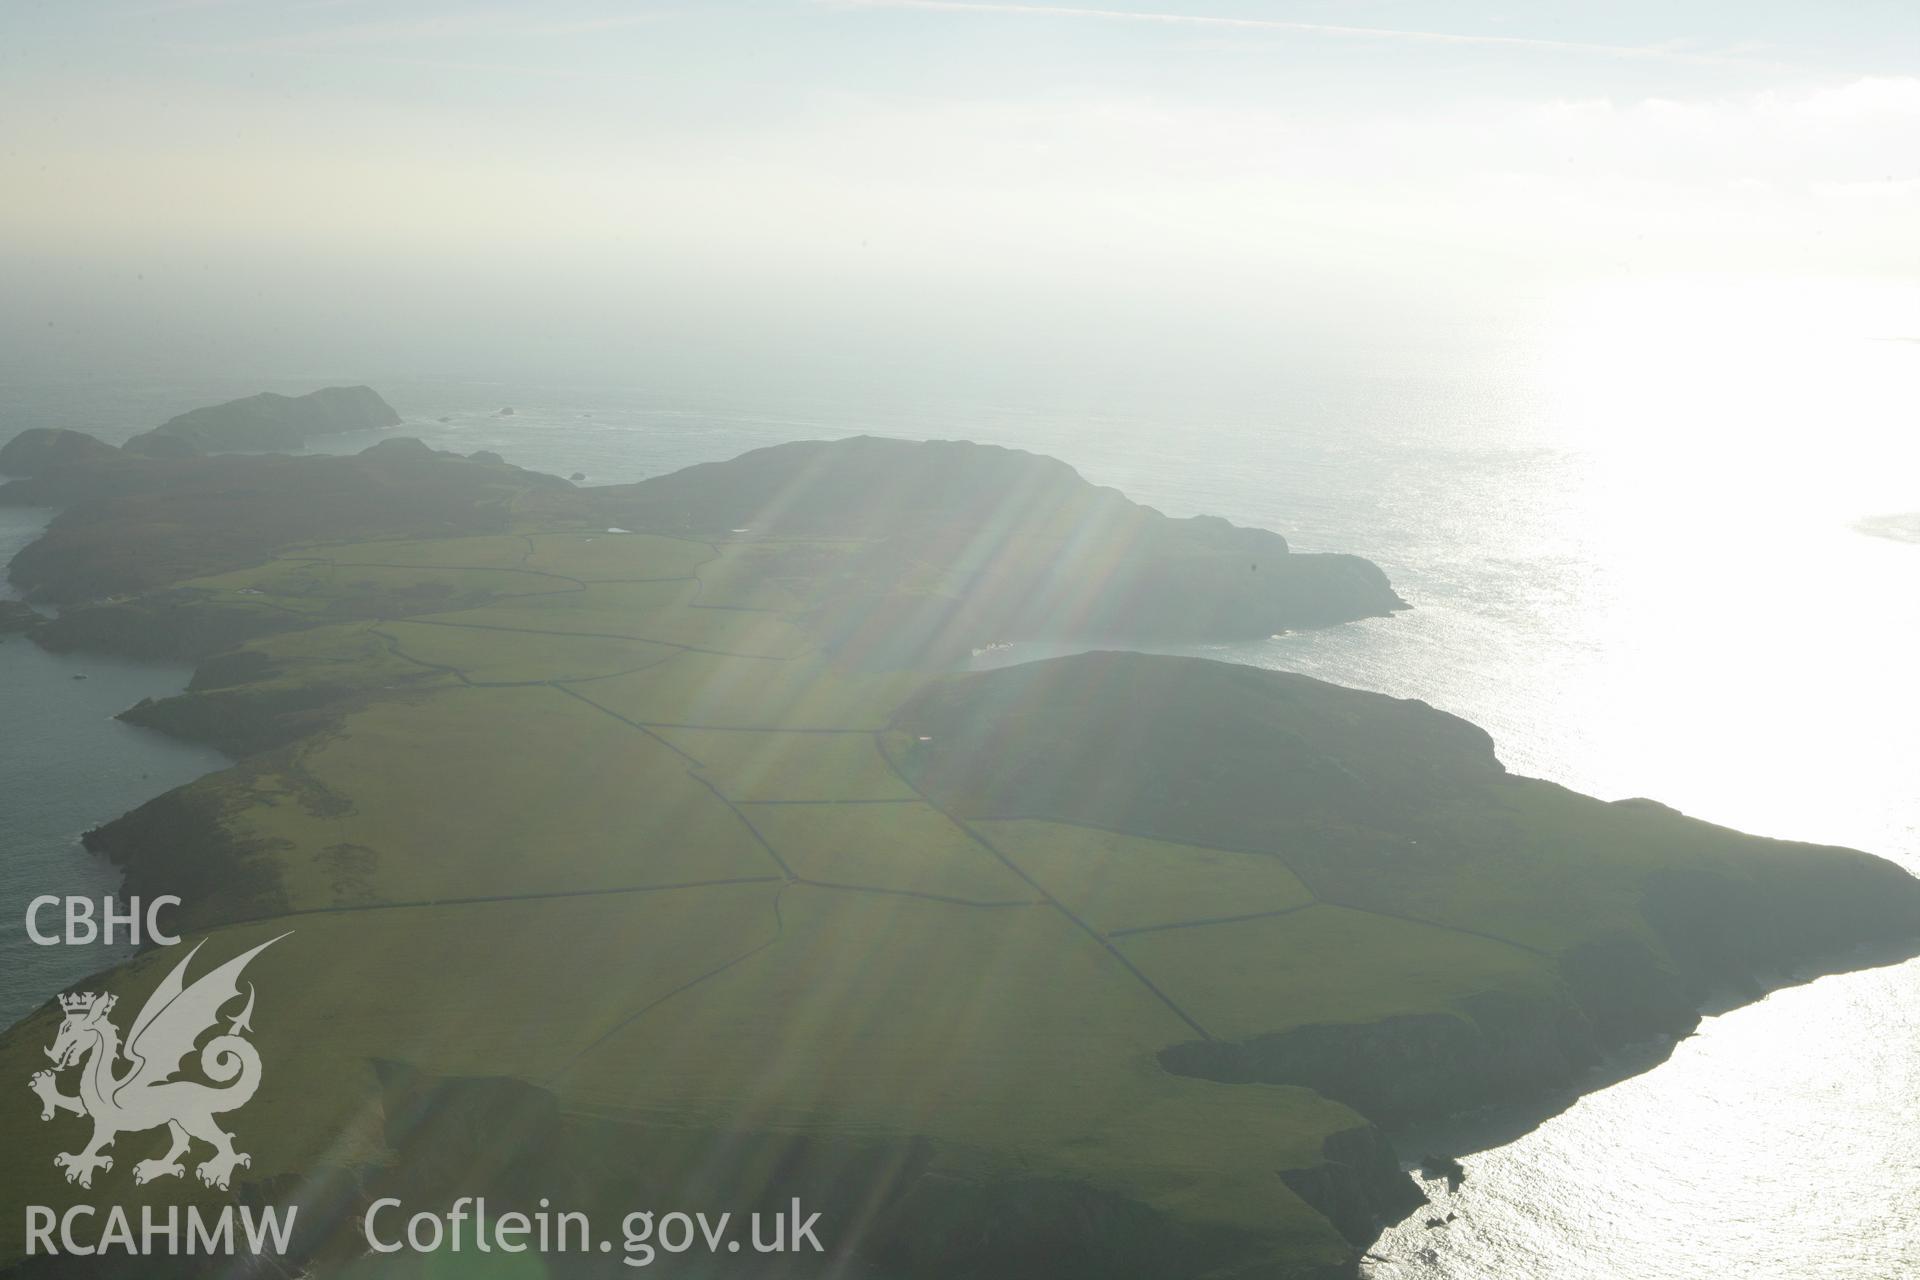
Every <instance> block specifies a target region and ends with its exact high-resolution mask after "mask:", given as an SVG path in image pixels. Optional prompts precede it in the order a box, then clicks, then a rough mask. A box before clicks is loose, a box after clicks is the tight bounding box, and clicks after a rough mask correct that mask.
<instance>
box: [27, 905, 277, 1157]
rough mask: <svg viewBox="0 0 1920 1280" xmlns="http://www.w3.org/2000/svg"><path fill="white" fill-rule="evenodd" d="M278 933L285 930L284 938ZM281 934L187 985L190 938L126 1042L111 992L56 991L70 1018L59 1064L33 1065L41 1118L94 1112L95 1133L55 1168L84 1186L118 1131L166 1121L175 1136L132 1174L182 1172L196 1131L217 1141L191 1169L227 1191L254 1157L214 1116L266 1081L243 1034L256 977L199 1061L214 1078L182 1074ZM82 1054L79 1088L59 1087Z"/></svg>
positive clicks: (56, 1054)
mask: <svg viewBox="0 0 1920 1280" xmlns="http://www.w3.org/2000/svg"><path fill="white" fill-rule="evenodd" d="M286 936H287V935H286V934H284V933H283V934H281V935H280V938H284V937H286ZM280 938H270V939H268V940H267V941H266V942H263V943H261V944H260V945H259V946H257V947H255V948H253V950H251V951H248V952H246V953H244V954H242V955H240V956H237V957H235V958H234V959H232V960H229V961H227V962H226V963H225V964H223V965H221V966H220V967H219V968H218V969H215V970H213V971H212V972H211V973H208V974H205V975H203V976H202V977H200V978H198V979H197V980H195V982H194V984H193V985H192V986H187V985H186V971H187V965H188V964H189V963H190V962H191V961H192V960H193V957H194V956H195V955H196V954H198V952H199V950H200V947H201V946H202V945H203V944H201V943H196V944H194V948H193V950H192V951H189V952H188V953H187V957H186V959H185V960H182V961H181V962H180V963H179V964H177V965H175V966H174V967H173V972H171V973H169V974H168V975H167V976H166V980H165V981H163V982H162V983H161V984H160V986H159V987H158V988H157V989H156V990H155V991H154V993H153V994H152V995H151V996H149V997H147V1002H146V1004H144V1005H142V1006H141V1008H140V1016H139V1017H137V1018H135V1019H134V1020H133V1028H132V1030H130V1031H129V1032H128V1033H127V1043H126V1047H125V1048H124V1049H122V1047H121V1044H120V1032H119V1030H118V1029H117V1028H116V1027H115V1026H114V1025H113V1023H111V1022H109V1021H108V1020H107V1015H108V1014H109V1013H111V1012H113V1006H114V1002H115V999H114V997H113V996H110V995H104V994H103V995H95V994H94V993H92V992H84V993H80V994H77V995H64V996H61V997H60V1008H61V1009H62V1010H63V1011H64V1012H65V1013H66V1018H65V1020H64V1021H62V1022H61V1024H60V1033H59V1034H58V1035H57V1036H55V1037H54V1041H53V1047H52V1048H50V1049H48V1050H47V1056H48V1057H49V1058H51V1059H53V1071H41V1072H37V1073H35V1075H34V1077H33V1079H32V1080H31V1081H30V1082H29V1084H30V1087H31V1088H32V1089H33V1091H34V1092H35V1093H37V1094H39V1095H40V1102H41V1104H42V1105H41V1111H40V1118H41V1119H42V1120H51V1119H53V1116H54V1113H55V1112H57V1111H71V1112H72V1113H73V1114H75V1115H78V1116H90V1117H92V1119H93V1139H92V1141H90V1142H88V1143H87V1145H86V1146H85V1147H84V1148H83V1149H81V1150H79V1151H76V1152H71V1153H62V1154H60V1155H57V1156H55V1157H54V1158H53V1163H54V1165H55V1166H56V1167H57V1168H61V1169H65V1170H66V1171H67V1181H68V1182H77V1183H79V1184H80V1185H81V1186H83V1187H90V1186H92V1185H93V1172H94V1170H95V1169H105V1170H111V1169H112V1168H113V1157H111V1156H109V1155H106V1154H104V1152H105V1150H106V1148H108V1147H110V1146H112V1145H113V1140H114V1138H115V1137H116V1136H118V1135H119V1134H122V1133H137V1132H139V1131H140V1130H142V1129H157V1128H159V1127H160V1126H161V1125H165V1126H167V1129H168V1132H170V1133H171V1134H172V1136H173V1145H172V1146H171V1147H169V1148H168V1149H167V1153H166V1154H165V1155H163V1156H160V1157H159V1158H158V1159H154V1160H142V1161H140V1162H139V1163H138V1164H136V1165H134V1166H133V1180H134V1181H135V1182H140V1183H145V1182H151V1181H153V1180H154V1179H155V1178H177V1177H179V1176H181V1175H182V1174H183V1173H185V1172H186V1170H185V1169H184V1168H182V1167H181V1164H180V1157H181V1156H183V1155H185V1154H186V1153H187V1149H188V1148H189V1147H190V1146H192V1145H193V1140H194V1139H196V1138H197V1139H199V1140H200V1141H202V1142H205V1143H208V1144H210V1145H211V1146H212V1147H213V1155H212V1157H211V1158H210V1159H208V1160H207V1161H206V1162H205V1163H203V1164H201V1165H200V1167H199V1168H197V1169H196V1170H194V1172H195V1173H196V1174H198V1175H199V1178H200V1181H202V1182H204V1183H206V1184H207V1185H208V1186H210V1187H219V1188H221V1189H222V1190H225V1189H226V1187H227V1184H228V1182H229V1181H230V1180H231V1179H232V1177H233V1171H234V1168H235V1167H236V1166H242V1165H250V1164H252V1163H253V1161H252V1158H251V1157H250V1156H248V1155H246V1154H245V1153H243V1152H239V1151H235V1150H234V1149H233V1135H232V1134H230V1133H227V1132H226V1131H224V1130H223V1129H221V1128H220V1126H219V1125H217V1124H215V1123H214V1119H213V1118H214V1117H215V1116H216V1115H219V1114H221V1113H222V1112H226V1111H233V1110H235V1109H237V1108H239V1107H242V1106H245V1105H246V1103H247V1100H248V1099H249V1098H251V1097H253V1093H254V1090H256V1089H258V1088H259V1087H260V1054H259V1052H258V1051H257V1050H256V1049H255V1048H254V1047H253V1046H252V1045H251V1044H249V1043H248V1042H247V1041H246V1040H244V1039H242V1038H241V1033H242V1032H245V1031H251V1030H252V1029H253V1028H252V1026H251V1025H250V1023H249V1020H250V1019H251V1018H252V1017H253V984H252V983H248V984H247V1003H246V1007H245V1008H243V1009H242V1010H241V1011H240V1013H239V1015H238V1016H236V1017H234V1018H233V1019H232V1020H231V1023H230V1025H229V1027H228V1029H227V1032H226V1034H224V1035H216V1036H214V1037H213V1038H212V1039H211V1040H209V1041H207V1043H206V1045H205V1046H204V1047H202V1048H201V1050H200V1070H201V1071H202V1072H203V1073H204V1074H205V1075H206V1077H207V1079H209V1080H212V1081H214V1085H219V1086H221V1087H218V1088H216V1087H214V1085H206V1084H201V1083H200V1082H199V1081H197V1080H176V1079H174V1078H173V1077H174V1076H175V1075H176V1074H177V1073H178V1072H179V1071H180V1069H181V1067H182V1066H183V1065H184V1063H185V1060H186V1058H187V1056H188V1055H189V1054H191V1053H192V1052H193V1050H194V1045H195V1042H197V1041H198V1040H199V1039H200V1037H201V1036H202V1035H203V1034H204V1033H205V1032H207V1031H208V1030H210V1029H212V1028H213V1027H214V1026H215V1025H216V1024H217V1023H218V1022H219V1021H220V1010H221V1008H222V1006H224V1005H226V1004H227V1003H228V1002H229V1001H231V1000H234V999H237V998H238V997H239V995H240V987H239V979H240V971H241V970H242V969H244V968H246V967H247V962H248V961H249V960H251V959H253V958H254V957H255V956H257V955H259V954H260V953H261V952H262V951H265V950H266V949H267V948H268V947H270V946H272V945H273V944H274V943H276V942H278V941H280ZM122 1056H124V1057H125V1058H126V1060H127V1062H128V1063H129V1064H130V1065H129V1066H128V1068H127V1069H126V1070H125V1071H124V1072H119V1073H116V1070H115V1067H116V1064H117V1063H118V1062H119V1060H120V1059H121V1057H122ZM83 1061H84V1063H85V1065H84V1066H82V1067H81V1069H80V1092H79V1093H78V1094H77V1095H74V1096H71V1097H69V1096H68V1095H66V1094H63V1093H61V1092H60V1089H59V1085H58V1083H57V1082H56V1080H55V1074H54V1073H55V1072H59V1071H65V1070H66V1069H67V1068H68V1067H72V1066H75V1065H78V1064H80V1063H82V1062H83Z"/></svg>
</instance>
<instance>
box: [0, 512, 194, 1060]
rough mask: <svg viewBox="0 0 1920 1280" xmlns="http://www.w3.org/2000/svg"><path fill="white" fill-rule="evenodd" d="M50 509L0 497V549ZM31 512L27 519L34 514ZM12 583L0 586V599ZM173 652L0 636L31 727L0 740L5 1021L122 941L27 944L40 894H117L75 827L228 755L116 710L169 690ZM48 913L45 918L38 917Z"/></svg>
mask: <svg viewBox="0 0 1920 1280" xmlns="http://www.w3.org/2000/svg"><path fill="white" fill-rule="evenodd" d="M52 514H53V512H52V511H51V510H50V509H44V508H32V509H27V508H0V558H4V557H10V556H11V555H12V553H13V552H14V551H15V550H17V549H18V546H19V545H22V544H23V542H24V541H25V540H31V539H32V538H33V537H36V536H38V532H39V529H40V528H43V527H44V525H45V523H46V521H47V520H48V519H50V518H51V516H52ZM36 520H37V523H36ZM12 595H13V593H12V592H11V591H10V590H8V589H6V588H4V586H0V598H11V597H12ZM191 675H192V667H191V666H190V665H188V664H183V663H150V662H141V661H137V660H133V659H128V658H119V657H110V656H103V655H99V654H91V653H66V654H58V653H51V652H49V651H47V650H45V649H43V648H41V647H40V646H39V645H36V644H35V643H34V642H33V641H32V640H30V639H28V638H26V637H25V636H18V635H15V636H7V637H4V638H0V694H4V696H5V699H6V701H7V702H8V704H9V706H10V707H11V708H15V709H16V714H17V715H18V716H19V723H21V724H27V725H31V726H32V732H31V733H23V734H20V735H18V736H17V737H16V738H15V739H14V740H13V741H12V742H10V743H8V744H6V745H4V746H0V755H3V756H4V758H5V762H6V769H7V774H8V778H9V786H10V788H12V790H11V791H10V794H9V797H8V804H7V806H6V811H5V814H4V817H0V836H4V839H5V845H6V849H7V855H8V856H7V859H6V862H5V864H4V865H3V866H0V904H3V905H4V908H5V910H6V912H7V916H8V918H9V919H10V920H12V921H14V923H15V926H16V927H15V928H13V929H11V930H9V931H8V932H7V934H6V935H5V937H4V939H0V966H4V970H5V972H6V974H7V981H6V983H5V984H4V985H0V1024H5V1025H12V1024H13V1023H15V1022H16V1021H18V1020H19V1019H21V1018H24V1017H25V1016H27V1015H28V1014H29V1013H31V1012H32V1011H33V1010H34V1009H35V1008H36V1007H38V1006H39V1005H40V1004H41V1003H42V1002H44V1001H46V1000H48V999H50V998H51V997H52V996H54V995H55V994H57V993H58V992H59V991H61V990H62V989H64V988H65V987H66V986H67V985H68V984H70V983H72V982H75V981H78V980H80V979H83V978H85V977H87V976H88V975H89V974H93V973H96V972H99V971H101V970H103V969H106V968H109V967H111V966H112V965H115V964H118V963H120V962H121V961H123V960H125V959H126V958H127V957H128V956H130V955H131V954H132V953H133V951H132V948H130V947H123V946H115V947H106V946H101V945H98V944H95V945H92V946H77V945H76V946H52V947H47V946H36V945H34V944H33V943H32V942H31V941H30V940H29V939H28V938H27V936H26V931H25V929H24V927H23V926H21V925H20V921H21V920H22V919H23V917H24V915H25V912H26V906H27V903H28V901H29V900H31V899H32V898H34V897H36V896H39V895H41V894H58V895H65V894H69V893H73V894H84V895H89V896H92V897H95V898H98V897H100V896H101V895H104V894H111V893H118V892H119V891H120V888H121V885H122V883H123V879H124V877H123V875H122V873H121V870H120V868H119V867H117V866H115V865H114V864H113V863H112V862H111V861H109V860H108V859H106V858H104V857H101V856H99V855H98V854H94V853H91V852H88V851H87V849H86V847H85V844H84V839H85V834H86V832H88V831H91V830H92V829H94V828H95V827H97V826H100V825H101V824H103V823H106V822H111V821H113V820H114V819H115V818H117V817H119V816H120V815H121V814H123V813H126V812H129V811H131V810H132V809H134V808H137V807H138V806H139V805H140V804H143V803H145V802H146V801H147V800H150V799H152V798H154V797H156V796H159V795H163V794H165V793H166V792H168V791H170V790H172V789H173V788H174V787H177V786H181V785H184V784H186V783H188V782H191V781H193V780H194V779H195V778H198V777H202V776H204V775H205V774H207V773H210V772H213V771H215V770H218V769H222V768H225V767H226V766H227V765H228V764H230V763H231V761H230V760H229V759H228V757H226V756H225V755H224V754H222V753H220V752H218V751H216V750H214V749H213V748H211V747H209V746H206V745H205V744H202V743H193V742H188V741H186V740H184V739H181V738H178V737H175V736H173V735H169V734H162V733H158V732H155V731H154V730H151V729H146V728H142V727H140V726H137V725H134V724H131V723H129V722H126V721H123V720H121V719H119V713H120V712H121V711H123V710H125V709H126V708H127V707H129V706H131V705H133V704H134V703H136V702H138V701H139V700H140V699H142V698H148V697H152V698H160V697H166V696H169V695H171V694H175V693H178V692H180V691H181V690H183V689H184V688H185V687H186V684H187V680H188V679H189V677H190V676H191ZM49 923H50V921H49Z"/></svg>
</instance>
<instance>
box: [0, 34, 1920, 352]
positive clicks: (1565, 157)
mask: <svg viewBox="0 0 1920 1280" xmlns="http://www.w3.org/2000/svg"><path fill="white" fill-rule="evenodd" d="M1915 67H1920V6H1916V5H1914V4H1912V3H1911V2H1910V0H1899V2H1891V0H1848V3H1845V4H1829V3H1782V2H1780V0H1725V2H1714V3H1673V2H1671V0H1669V2H1668V3H1653V2H1645V0H1626V2H1617V3H1606V4H1600V3H1588V4H1567V3H1552V2H1542V0H1534V2H1532V3H1519V2H1518V0H1513V2H1508V3H1474V2H1463V3H1450V4H1441V3H1433V2H1431V0H1428V2H1424V3H1411V2H1400V3H1383V2H1374V0H1318V2H1314V0H1298V2H1294V0H1200V2H1196V3H1176V2H1175V0H1162V2H1160V3H1152V2H1150V0H1149V2H1145V3H1134V2H1129V0H1112V2H1111V3H1098V4H1088V5H1085V6H1080V5H1041V4H1032V5H1029V4H1021V3H978V4H976V3H971V2H969V0H952V2H945V0H867V2H864V3H860V2H853V0H846V2H842V0H740V2H733V0H701V2H700V3H685V2H677V3H676V2H667V0H632V2H630V3H624V4H622V3H605V2H603V3H579V4H569V3H561V2H559V0H555V2H552V3H545V4H538V5H535V4H526V5H521V6H500V5H493V6H489V5H480V4H431V3H415V4H406V3H396V2H394V0H283V2H281V3H246V2H242V0H171V2H169V0H147V2H141V0H133V2H131V3H127V2H121V3H83V2H80V0H75V2H74V3H68V4H59V5H10V6H8V7H7V8H6V10H5V13H4V15H3V16H0V191H4V192H5V193H6V197H5V199H4V200H0V245H4V249H0V253H4V254H5V261H6V262H7V263H10V264H11V266H10V268H9V270H10V273H11V274H13V275H14V276H15V278H16V280H17V281H18V282H20V284H21V287H22V289H23V291H24V296H26V297H28V298H29V299H30V300H31V301H30V305H29V309H30V310H32V311H33V312H34V314H33V317H32V318H33V321H34V324H35V326H37V327H38V328H41V329H44V328H47V327H49V326H51V327H53V328H55V329H56V330H58V329H59V328H60V327H61V326H67V327H69V328H71V327H73V326H76V325H77V326H81V327H85V326H86V325H89V324H91V325H94V326H96V327H98V328H100V329H101V331H102V332H103V333H104V332H105V330H106V329H108V328H115V329H116V331H118V330H126V331H127V332H135V331H141V332H149V333H157V332H159V331H164V332H166V333H168V334H176V335H177V334H178V333H180V332H206V333H211V332H213V331H214V329H215V328H217V327H218V326H219V325H222V324H225V325H230V326H232V327H233V328H234V329H236V330H247V329H257V328H258V327H259V321H260V320H261V318H262V317H264V316H265V315H267V313H268V312H269V311H270V310H272V309H273V308H276V307H279V308H284V307H286V306H287V305H289V299H304V300H305V301H306V303H307V304H309V311H310V313H311V314H310V316H309V318H310V319H312V320H313V321H314V323H316V324H320V323H323V322H324V323H334V322H337V321H338V320H339V319H341V318H342V317H343V316H346V315H349V314H353V313H354V312H355V311H356V310H359V311H363V312H367V313H370V314H365V315H363V316H362V319H361V324H362V326H363V327H368V328H370V329H371V330H375V331H379V330H382V328H383V326H392V327H393V328H394V329H395V330H396V331H398V330H399V329H401V328H404V327H407V326H416V327H418V326H426V325H432V326H435V327H437V328H439V329H442V330H444V331H445V332H447V333H448V334H458V333H473V334H478V332H479V330H478V328H476V327H475V326H476V323H477V322H476V321H475V319H474V317H475V313H476V312H477V311H488V310H499V311H508V310H510V311H512V312H514V313H515V314H516V315H520V316H522V317H526V316H534V317H539V323H533V322H528V323H527V326H526V328H525V330H524V332H523V334H522V336H523V337H524V338H525V339H526V340H527V341H528V342H535V343H537V341H538V340H539V335H541V334H545V335H547V336H548V337H549V338H551V337H552V335H554V334H556V333H560V332H564V333H566V334H568V335H570V336H569V337H568V339H567V341H569V342H572V341H574V340H575V339H574V337H573V336H571V335H575V334H577V333H582V332H588V331H596V332H599V333H600V334H601V335H602V336H603V337H604V336H606V335H607V334H610V333H611V334H620V335H625V336H628V337H631V338H632V339H634V340H652V339H660V338H662V337H663V336H664V335H666V334H668V333H670V332H678V333H680V334H681V335H682V336H683V337H684V335H685V334H687V333H692V332H696V331H697V332H700V333H705V334H709V335H712V334H725V335H729V336H731V338H733V339H735V340H738V341H739V342H742V343H744V344H746V346H747V347H749V348H753V349H760V348H764V347H768V346H771V345H777V344H778V342H779V341H781V340H782V335H786V336H789V337H791V336H793V335H809V340H813V339H817V338H818V337H819V334H820V332H821V331H823V330H841V329H844V331H845V332H846V333H848V334H849V335H852V334H856V333H859V334H866V335H869V336H871V335H875V334H880V335H890V336H892V337H893V338H895V339H897V340H899V341H902V342H905V341H908V335H910V337H911V340H912V341H914V342H917V343H920V344H923V345H924V344H927V343H938V342H942V341H958V340H960V339H961V338H962V337H964V338H965V339H966V340H968V341H977V340H979V339H980V338H981V336H982V334H983V333H986V332H988V331H991V330H999V331H1002V332H1004V334H1005V335H1006V339H1007V342H1008V343H1009V345H1010V347H1019V348H1021V349H1027V348H1030V347H1031V341H1032V339H1033V338H1034V337H1035V335H1036V334H1041V333H1048V334H1054V335H1059V334H1062V333H1076V334H1084V335H1087V336H1088V340H1089V341H1098V340H1100V339H1101V338H1102V335H1105V334H1107V333H1109V332H1110V331H1113V330H1115V329H1117V328H1124V327H1129V326H1131V327H1132V328H1134V329H1137V330H1139V332H1140V333H1141V334H1152V335H1154V336H1153V337H1151V338H1148V337H1142V339H1141V340H1142V341H1149V340H1152V341H1177V340H1178V339H1179V335H1181V334H1183V333H1192V332H1194V330H1193V325H1194V324H1196V323H1199V324H1200V326H1201V329H1202V330H1204V331H1207V332H1220V333H1225V332H1246V333H1258V334H1262V335H1270V334H1272V333H1276V332H1281V331H1284V330H1286V329H1287V327H1288V326H1296V327H1297V326H1299V325H1302V324H1305V323H1309V319H1308V317H1310V316H1312V315H1320V316H1323V317H1331V322H1336V323H1345V322H1347V321H1349V320H1352V319H1353V318H1354V317H1356V316H1358V317H1362V318H1364V317H1366V316H1370V315H1371V316H1377V315H1379V314H1382V313H1384V312H1391V313H1392V314H1394V315H1397V316H1400V317H1402V318H1405V317H1415V318H1418V317H1420V316H1423V315H1426V314H1429V312H1430V309H1432V308H1439V309H1440V310H1441V311H1460V310H1471V309H1472V308H1473V307H1475V306H1481V307H1491V308H1494V309H1498V308H1499V307H1500V306H1503V305H1506V304H1507V301H1508V300H1510V299H1515V298H1522V297H1533V296H1537V295H1539V294H1540V293H1541V292H1542V291H1548V292H1550V291H1552V290H1555V289H1559V288H1562V287H1564V286H1565V285H1566V284H1567V283H1568V282H1577V281H1583V280H1595V279H1598V280H1608V279H1619V278H1623V277H1643V276H1653V275H1661V274H1666V273H1671V272H1675V271H1687V272H1710V273H1711V272H1726V273H1735V274H1743V273H1748V274H1750V273H1766V274H1782V275H1844V276H1856V277H1868V278H1873V279H1881V280H1910V279H1912V278H1914V277H1916V276H1920V237H1916V236H1915V235H1914V234H1913V228H1915V227H1916V226H1920V75H1916V74H1915V72H1914V71H1913V68H1915ZM189 298H191V299H193V300H194V302H193V305H192V306H190V307H186V306H184V303H185V300H187V299H189ZM183 310H184V311H185V312H186V313H187V314H184V315H175V314H172V313H176V312H181V311H183ZM42 312H45V320H46V324H44V325H43V324H40V323H39V321H40V317H41V313H42ZM1200 318H1204V320H1201V319H1200ZM141 325H146V326H148V328H147V329H145V330H140V328H139V327H140V326H141ZM510 327H511V326H509V328H510ZM503 332H504V330H503ZM156 340H157V338H156Z"/></svg>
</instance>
